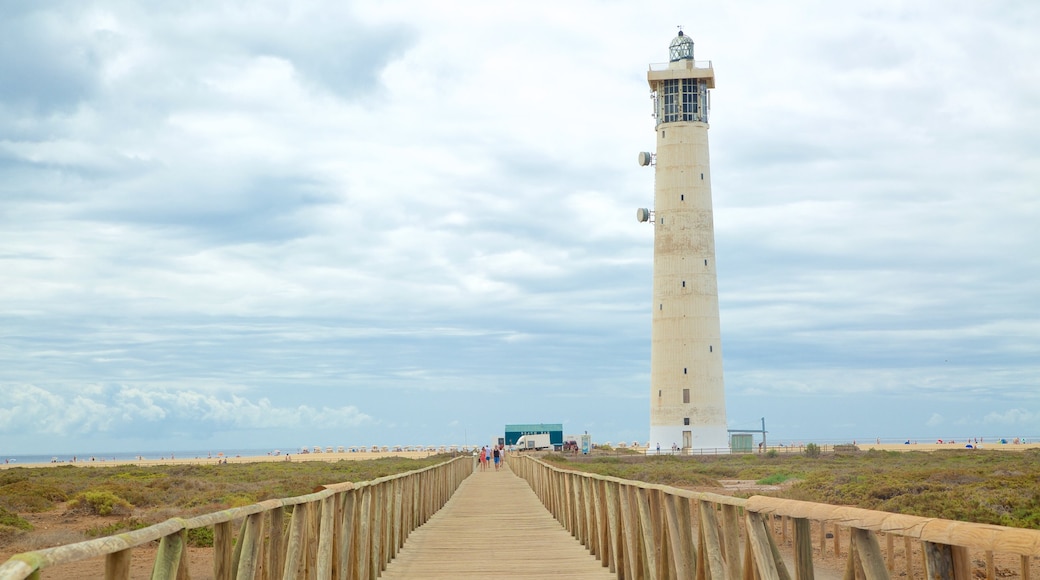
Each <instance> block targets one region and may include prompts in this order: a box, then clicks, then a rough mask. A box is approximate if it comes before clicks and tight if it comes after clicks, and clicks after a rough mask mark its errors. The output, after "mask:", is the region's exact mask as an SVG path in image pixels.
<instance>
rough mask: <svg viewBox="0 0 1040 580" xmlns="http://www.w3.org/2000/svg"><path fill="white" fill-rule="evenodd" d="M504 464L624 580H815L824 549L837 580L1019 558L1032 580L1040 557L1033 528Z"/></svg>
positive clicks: (964, 575)
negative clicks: (726, 493) (738, 495)
mask: <svg viewBox="0 0 1040 580" xmlns="http://www.w3.org/2000/svg"><path fill="white" fill-rule="evenodd" d="M510 465H511V467H512V469H513V471H514V472H515V473H517V474H518V475H520V476H521V477H523V478H524V479H526V480H527V482H528V483H529V484H530V485H531V488H532V489H533V490H534V491H535V493H536V494H537V495H538V497H539V498H540V499H541V501H542V503H543V504H544V505H545V506H546V508H547V509H548V510H549V511H550V512H551V513H552V514H553V516H554V517H555V518H556V519H557V520H559V521H560V523H562V524H563V526H564V527H565V528H567V530H568V531H570V532H571V533H572V534H573V535H574V537H575V538H577V539H578V541H580V542H581V543H582V544H584V545H585V546H586V547H587V548H588V549H589V551H590V552H592V554H593V555H595V556H596V557H598V558H599V559H600V561H601V562H602V563H603V566H604V567H609V569H610V571H611V572H614V573H616V574H617V577H618V578H623V579H637V578H649V579H673V578H677V579H685V578H697V579H703V578H713V579H719V580H791V579H792V578H795V579H797V580H813V578H814V577H815V575H816V571H817V570H816V569H817V566H816V561H818V560H821V559H823V558H825V557H827V552H828V550H827V545H826V544H827V542H828V540H830V543H831V544H832V546H831V548H832V549H833V553H834V558H835V560H834V561H831V562H830V565H829V566H827V567H826V568H827V571H828V572H832V574H831V575H833V576H841V577H842V578H844V580H853V579H856V578H865V579H867V580H876V579H887V578H889V577H890V576H893V575H896V576H899V575H903V574H905V577H906V578H908V579H911V578H914V577H915V574H916V575H917V576H918V577H927V578H951V579H957V580H973V579H974V578H976V576H973V573H975V572H978V573H979V574H981V573H985V577H986V578H990V579H993V578H996V577H997V569H996V565H995V563H994V562H995V560H994V558H995V555H1001V556H1002V557H1005V558H1011V559H1012V560H1013V561H1017V565H1018V568H1019V570H1018V577H1019V578H1022V579H1023V580H1029V579H1030V575H1031V573H1032V572H1031V568H1032V567H1033V566H1035V563H1034V562H1033V560H1034V558H1035V557H1036V556H1040V530H1026V529H1019V528H1007V527H1002V526H993V525H985V524H972V523H966V522H956V521H950V520H941V519H936V518H923V517H916V516H906V515H898V514H892V513H886V512H878V511H872V510H865V509H858V508H851V507H841V506H832V505H827V504H816V503H810V502H801V501H792V500H783V499H777V498H771V497H763V496H753V497H750V498H747V499H743V498H735V497H729V496H723V495H717V494H712V493H697V492H692V491H687V490H682V489H677V488H673V487H669V486H663V485H653V484H646V483H641V482H636V481H629V480H624V479H618V478H615V477H607V476H600V475H595V474H591V473H583V472H576V471H569V470H565V469H559V468H556V467H553V466H550V465H548V464H546V463H543V462H542V461H539V460H537V459H533V458H531V457H515V458H512V459H511V461H510ZM789 524H791V525H790V526H789ZM778 526H779V529H778ZM789 528H791V531H792V534H791V537H790V539H789V537H788V529H789ZM828 529H830V530H831V531H830V532H828V531H827V530H828ZM814 530H815V532H814ZM846 531H847V534H844V535H846V536H847V538H848V540H847V543H846V544H845V545H846V546H847V549H846V552H847V558H845V561H844V562H842V561H840V559H839V558H840V557H841V556H840V555H841V553H842V549H841V547H842V541H843V540H842V535H843V532H846ZM814 535H815V536H816V537H817V538H818V542H817V546H816V548H815V549H814V547H813V536H814ZM777 536H779V537H780V542H779V543H778V542H777V541H776V537H777ZM880 538H883V539H884V543H885V548H884V549H882V547H881V540H880ZM897 538H901V539H902V542H901V543H902V544H903V545H902V546H899V548H900V549H901V552H900V551H899V550H897V546H896V544H897V542H896V539H897ZM781 547H783V548H784V550H781ZM785 552H786V553H785ZM973 557H981V558H984V561H983V560H981V559H979V561H981V562H983V566H982V567H981V568H979V567H975V568H973V563H974V561H973ZM897 560H901V562H900V563H901V564H902V566H901V567H900V570H899V572H896V567H897ZM915 561H918V563H917V564H916V565H915ZM789 563H790V564H791V567H792V568H793V575H792V573H791V572H790V571H789V570H788V564H789ZM821 571H822V570H821ZM1008 572H1009V571H1008V570H1002V571H1001V575H1002V576H1003V575H1007V574H1008Z"/></svg>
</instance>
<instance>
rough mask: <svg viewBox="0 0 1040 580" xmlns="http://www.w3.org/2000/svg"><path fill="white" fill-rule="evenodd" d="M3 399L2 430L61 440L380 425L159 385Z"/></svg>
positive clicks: (352, 413) (320, 410)
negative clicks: (84, 436)
mask: <svg viewBox="0 0 1040 580" xmlns="http://www.w3.org/2000/svg"><path fill="white" fill-rule="evenodd" d="M0 395H2V396H3V399H4V401H5V402H6V405H5V407H4V408H3V409H0V419H2V424H3V427H2V431H3V432H4V433H5V434H8V435H12V434H17V433H23V432H25V431H27V430H34V431H41V432H43V433H45V434H47V435H56V436H61V437H76V436H77V435H82V434H88V433H95V432H100V433H112V434H115V435H119V436H130V435H141V434H144V433H148V434H149V438H162V437H164V436H169V435H170V434H171V433H173V432H177V431H182V430H185V429H186V428H188V427H189V426H190V429H189V430H192V429H202V430H205V432H208V433H212V432H219V431H231V430H250V429H301V428H306V427H308V426H313V425H321V426H322V428H323V429H352V428H356V427H359V426H362V425H374V424H376V423H377V421H376V420H375V419H374V418H373V417H371V416H369V415H367V414H365V413H363V412H361V411H360V410H359V409H358V408H357V407H355V406H353V405H345V406H340V407H329V406H321V407H313V406H310V405H306V404H298V405H295V406H276V405H273V404H272V403H271V401H270V400H268V399H266V398H260V399H257V400H251V399H249V398H247V397H241V396H237V395H233V394H232V395H224V396H220V395H216V394H212V393H204V392H197V391H185V390H178V389H165V388H161V387H155V386H150V387H148V388H146V389H142V388H137V387H120V386H110V387H99V388H97V389H95V390H94V391H93V392H84V393H80V394H75V393H72V392H69V391H67V390H65V389H60V388H42V387H39V386H36V385H21V386H19V387H17V388H7V387H4V388H3V390H2V391H0ZM198 435H199V434H198V433H196V436H198Z"/></svg>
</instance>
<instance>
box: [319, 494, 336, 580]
mask: <svg viewBox="0 0 1040 580" xmlns="http://www.w3.org/2000/svg"><path fill="white" fill-rule="evenodd" d="M335 517H336V496H335V495H330V496H328V497H326V498H325V499H323V500H321V523H320V524H319V527H318V564H317V574H318V575H317V578H318V580H332V564H333V554H335V553H336V546H335V541H334V540H335V532H334V531H333V529H334V528H333V525H334V521H333V520H334V518H335Z"/></svg>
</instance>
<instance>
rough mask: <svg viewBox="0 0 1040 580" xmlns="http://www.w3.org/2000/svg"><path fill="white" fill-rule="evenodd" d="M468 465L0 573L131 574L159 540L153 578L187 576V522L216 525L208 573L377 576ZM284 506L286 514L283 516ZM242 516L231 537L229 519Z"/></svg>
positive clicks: (147, 534)
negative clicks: (69, 569) (90, 568)
mask: <svg viewBox="0 0 1040 580" xmlns="http://www.w3.org/2000/svg"><path fill="white" fill-rule="evenodd" d="M472 472H473V459H472V458H471V457H469V456H464V457H459V458H456V459H453V460H451V461H447V462H445V463H441V464H439V465H435V466H432V467H427V468H425V469H419V470H415V471H409V472H407V473H402V474H399V475H392V476H387V477H381V478H379V479H374V480H372V481H367V482H361V483H339V484H334V485H328V486H325V487H324V489H323V490H321V491H318V492H315V493H312V494H309V495H303V496H300V497H294V498H289V499H274V500H268V501H264V502H260V503H257V504H253V505H250V506H246V507H241V508H235V509H229V510H225V511H221V512H216V513H212V514H207V515H203V516H198V517H194V518H189V519H181V518H173V519H170V520H167V521H165V522H163V523H160V524H156V525H154V526H151V527H148V528H143V529H140V530H137V531H133V532H129V533H125V534H120V535H118V536H112V537H107V538H99V539H96V540H90V541H87V542H80V543H78V544H69V545H67V546H58V547H56V548H48V549H45V550H38V551H35V552H26V553H23V554H18V555H15V556H13V557H12V558H11V559H10V560H8V561H7V562H6V563H4V564H3V565H0V580H21V579H23V578H39V577H40V571H41V570H44V569H46V568H48V567H51V566H57V565H61V564H70V563H74V562H79V561H82V560H88V559H92V558H99V557H102V556H104V558H105V579H106V580H125V579H128V578H129V577H130V556H131V553H132V550H133V549H134V548H136V547H140V546H142V545H144V544H147V543H150V542H153V541H155V540H159V549H158V551H157V553H156V556H155V561H154V564H153V566H152V578H153V579H156V580H186V579H187V578H188V577H189V575H188V569H187V557H188V551H187V550H186V549H185V543H186V541H185V540H186V534H187V531H188V530H191V529H196V528H203V527H211V528H212V530H213V538H214V541H213V546H214V550H213V577H214V578H216V579H217V580H226V579H231V578H235V579H253V580H268V579H274V578H292V579H296V578H308V579H309V578H316V579H326V578H333V577H335V578H344V579H359V580H368V579H371V578H376V577H377V576H378V575H379V573H380V572H381V571H382V570H383V569H384V568H385V567H386V565H387V563H389V562H390V560H392V559H393V557H394V556H395V555H396V554H397V552H398V550H400V548H401V547H402V546H403V545H404V541H405V538H406V537H407V536H408V534H409V532H411V531H412V530H414V529H415V528H417V527H419V526H420V525H422V524H423V523H424V522H426V520H428V519H429V518H430V516H432V515H433V514H434V513H435V512H436V511H437V510H438V509H440V508H441V507H442V506H443V505H444V504H445V503H446V502H447V501H448V498H450V497H451V495H452V494H453V493H454V492H455V490H456V489H457V488H458V486H459V484H460V483H461V482H462V480H463V479H465V478H466V477H467V476H469V475H470V474H471V473H472ZM287 512H289V521H288V522H286V521H285V516H286V513H287ZM236 523H238V524H239V531H238V535H237V537H236V536H235V530H234V527H235V524H236Z"/></svg>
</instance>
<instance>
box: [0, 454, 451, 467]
mask: <svg viewBox="0 0 1040 580" xmlns="http://www.w3.org/2000/svg"><path fill="white" fill-rule="evenodd" d="M431 455H437V453H436V452H433V451H387V452H376V453H373V452H365V453H303V454H296V453H290V454H289V455H285V454H282V455H248V456H245V455H243V456H238V455H234V456H227V457H218V456H217V455H214V456H213V457H178V456H175V457H172V458H171V457H167V458H165V459H151V458H146V459H136V460H135V459H111V458H109V459H104V458H101V457H95V459H94V460H93V461H91V459H90V458H89V457H88V458H87V459H86V460H82V459H81V460H78V461H75V462H72V461H63V462H57V463H52V462H46V463H9V464H0V469H12V468H15V467H58V466H62V465H72V466H75V467H121V466H129V465H134V466H139V467H151V466H155V465H218V464H220V463H223V462H225V461H226V462H227V463H229V464H230V463H260V462H270V461H283V462H284V461H296V462H299V461H326V462H330V463H331V462H336V461H362V460H365V459H379V458H382V457H406V458H408V459H422V458H424V457H430V456H431Z"/></svg>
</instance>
